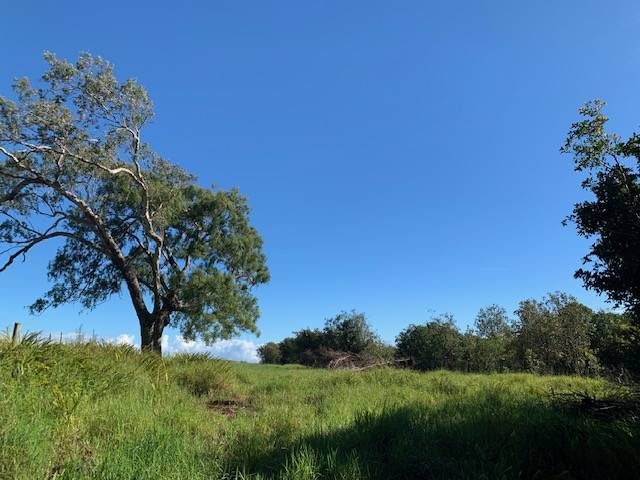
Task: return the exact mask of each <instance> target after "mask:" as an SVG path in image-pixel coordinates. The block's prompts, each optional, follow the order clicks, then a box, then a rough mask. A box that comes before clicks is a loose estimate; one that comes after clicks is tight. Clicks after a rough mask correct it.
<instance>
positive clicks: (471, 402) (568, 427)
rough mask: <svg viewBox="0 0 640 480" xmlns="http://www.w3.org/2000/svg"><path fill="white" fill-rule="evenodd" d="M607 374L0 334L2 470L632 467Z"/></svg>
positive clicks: (632, 441)
mask: <svg viewBox="0 0 640 480" xmlns="http://www.w3.org/2000/svg"><path fill="white" fill-rule="evenodd" d="M612 388H613V387H612V386H611V385H609V384H607V383H606V382H604V381H602V380H597V379H588V378H578V377H541V376H534V375H527V374H496V375H470V374H461V373H452V372H445V371H438V372H431V373H427V374H423V373H417V372H413V371H409V370H391V369H380V370H370V371H364V372H359V373H356V372H350V371H327V370H313V369H306V368H301V367H297V366H267V365H246V364H237V363H229V362H221V361H215V360H212V359H210V358H207V357H203V356H178V357H173V358H169V359H164V360H162V359H159V358H156V357H153V356H147V355H142V354H140V353H138V352H136V351H134V350H133V349H131V348H129V347H116V346H107V345H102V346H100V345H95V344H88V345H59V344H53V343H47V342H41V341H38V340H37V339H34V338H31V339H27V340H26V341H25V342H24V343H22V344H19V345H11V344H10V342H7V341H2V342H0V478H7V479H9V478H11V479H13V478H16V479H29V480H31V479H37V478H103V479H120V478H131V479H146V478H149V479H151V478H154V479H157V478H176V479H177V478H181V479H205V478H206V479H217V478H220V479H222V478H279V479H319V478H343V479H356V478H380V479H387V478H442V479H456V478H460V479H462V478H487V479H499V478H505V479H508V478H594V479H596V478H597V479H600V478H639V476H640V460H639V456H638V452H639V451H640V450H639V447H640V440H639V439H640V437H638V435H639V434H640V428H639V427H638V425H637V424H635V423H633V422H631V421H629V420H627V419H624V418H619V419H611V420H602V419H596V418H591V417H589V416H587V415H586V414H581V413H576V412H570V411H567V410H564V409H562V408H560V407H558V406H556V405H554V404H553V402H552V398H551V395H550V394H551V392H552V391H555V392H563V391H584V392H590V393H591V394H593V395H603V394H605V393H606V392H607V391H609V390H611V389H612Z"/></svg>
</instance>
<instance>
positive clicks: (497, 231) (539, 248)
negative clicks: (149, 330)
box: [0, 0, 640, 342]
mask: <svg viewBox="0 0 640 480" xmlns="http://www.w3.org/2000/svg"><path fill="white" fill-rule="evenodd" d="M178 5H180V6H178ZM2 17H3V22H2V42H0V59H1V61H2V69H1V70H0V94H3V95H7V94H9V93H10V92H9V85H10V83H11V81H12V79H13V78H14V77H16V76H24V75H28V76H32V77H36V76H38V75H40V74H41V73H42V72H43V71H44V68H45V65H44V63H43V61H42V52H43V51H44V50H51V51H53V52H55V53H57V54H58V55H59V56H62V57H66V58H69V59H74V58H75V57H76V55H77V54H78V53H79V52H81V51H89V52H91V53H94V54H99V55H101V56H103V57H105V58H107V59H109V60H110V61H112V62H113V63H115V65H116V69H117V74H118V75H119V76H120V77H121V78H123V79H124V78H126V77H136V78H137V79H138V80H139V81H140V82H141V83H143V84H144V85H145V86H146V87H147V89H148V90H149V92H150V94H151V96H152V98H153V100H154V102H155V104H156V107H157V118H156V120H155V122H154V124H153V125H151V127H150V128H149V129H148V130H147V141H149V142H150V143H151V144H152V145H153V146H154V148H155V149H156V150H157V151H158V152H160V153H161V154H163V155H164V156H166V157H168V158H169V159H171V160H172V161H174V162H176V163H179V164H180V165H182V166H183V167H185V168H186V169H188V170H190V171H192V172H194V173H196V174H197V175H198V177H199V181H200V183H201V184H203V185H209V184H212V183H215V184H217V185H219V186H222V187H225V188H227V187H231V186H238V187H239V188H240V190H241V191H242V192H243V193H244V194H245V195H246V196H247V197H248V198H249V201H250V205H251V207H252V219H253V222H254V224H255V225H256V226H257V228H258V229H259V231H260V232H261V233H262V235H263V237H264V240H265V249H266V253H267V256H268V262H269V266H270V268H271V273H272V281H271V283H270V284H269V285H267V286H264V287H261V288H259V289H258V290H257V295H258V297H259V300H260V305H261V310H262V317H261V318H260V320H259V328H260V330H261V331H262V336H261V337H260V338H259V339H255V338H254V337H252V336H250V335H245V336H244V337H243V338H245V339H248V340H250V341H254V342H264V341H269V340H278V339H281V338H282V337H284V336H286V335H289V334H290V333H291V332H292V331H294V330H297V329H300V328H303V327H306V326H321V325H322V323H323V320H324V319H325V318H326V317H328V316H330V315H333V314H335V313H336V312H338V311H340V310H342V309H352V308H354V309H358V310H362V311H364V312H366V313H367V314H368V316H369V319H370V321H371V323H372V324H373V326H374V327H375V329H376V330H377V331H378V332H379V333H380V334H381V335H382V337H383V338H384V339H385V340H388V341H391V340H393V338H394V337H395V335H396V334H397V332H398V331H399V330H400V329H402V328H404V327H405V326H406V325H408V324H409V323H417V322H422V321H424V320H426V319H427V318H428V317H429V315H430V314H431V313H434V312H444V311H446V312H451V313H453V314H454V315H455V317H456V319H457V321H458V323H459V325H460V326H461V328H463V329H464V328H465V327H466V325H467V324H468V323H469V322H471V321H472V320H473V317H474V315H475V313H476V312H477V310H478V309H479V308H480V307H482V306H484V305H487V304H490V303H498V304H500V305H503V306H505V307H506V308H507V309H509V310H510V311H513V309H514V308H515V307H516V305H517V302H518V301H520V300H522V299H524V298H529V297H536V298H539V297H541V296H542V295H543V294H545V292H548V291H552V290H563V291H566V292H569V293H571V294H574V295H576V296H577V297H578V298H579V299H580V300H582V301H584V302H585V303H587V304H589V305H591V306H593V307H600V306H603V302H602V300H601V299H599V298H598V297H596V296H594V295H593V294H592V293H589V292H585V291H584V290H583V289H582V288H581V286H580V283H579V282H578V281H576V280H574V279H573V277H572V274H573V271H574V270H575V269H576V268H577V267H578V266H579V264H580V259H581V256H582V255H583V254H584V253H585V251H586V246H587V244H586V243H585V241H584V240H581V239H579V238H577V236H576V234H575V231H574V230H573V228H563V227H562V226H561V220H562V219H563V217H564V216H565V215H566V214H567V213H569V211H570V210H571V206H572V204H573V203H574V202H575V201H576V200H578V199H580V198H582V197H583V193H582V192H581V191H580V190H579V188H578V183H579V180H578V178H577V177H576V175H575V174H574V173H573V171H572V165H571V161H570V159H569V158H565V157H562V156H560V154H559V152H558V148H559V147H560V145H561V143H562V142H563V139H564V136H565V134H566V131H567V129H568V127H569V125H570V123H571V122H572V121H574V120H575V119H576V118H577V117H576V109H577V108H578V107H579V106H580V105H581V104H582V103H583V102H584V101H585V100H588V99H591V98H594V97H600V98H603V99H605V100H607V101H608V109H607V111H608V113H609V114H610V116H611V117H612V126H613V127H614V128H616V129H618V130H619V131H621V132H622V133H629V132H630V131H631V130H633V129H635V128H637V127H638V123H640V116H639V115H638V111H639V108H638V106H639V100H640V98H639V96H638V85H640V81H639V80H640V35H639V34H638V32H639V31H640V4H639V3H638V2H637V1H617V2H602V1H585V0H580V1H577V0H576V1H561V2H559V1H551V0H549V1H540V2H516V1H512V0H509V1H500V2H498V1H493V2H490V1H487V2H477V1H471V0H469V1H466V2H462V1H441V2H430V1H424V0H423V1H401V2H389V1H373V0H367V1H349V2H345V1H314V2H308V1H274V2H264V1H252V2H248V1H237V0H236V1H224V2H222V1H200V2H161V1H160V2H155V1H154V2H151V1H146V2H144V1H139V2H131V1H127V2H123V1H110V2H87V1H83V2H80V1H77V2H76V1H58V2H51V1H41V2H33V1H28V0H23V1H21V2H5V3H4V4H3V6H2ZM51 254H52V250H51V248H47V247H44V246H43V247H42V248H40V250H38V251H37V252H36V253H35V254H34V255H32V256H31V257H30V258H28V260H27V263H25V264H18V265H15V266H13V267H12V269H11V270H10V271H8V272H6V273H3V274H0V292H1V293H0V300H1V302H0V305H1V309H0V326H6V325H9V324H10V323H11V322H13V321H14V320H21V321H23V322H24V323H26V325H27V328H29V329H36V330H43V331H46V332H48V331H61V330H62V331H71V330H73V329H75V328H76V327H78V326H79V325H81V324H82V325H83V327H84V329H85V330H87V331H91V330H93V329H95V330H96V332H97V333H98V334H99V335H103V336H114V335H117V334H120V333H133V334H135V335H136V336H137V335H138V328H137V323H136V320H135V317H134V314H133V310H132V309H131V307H130V306H129V303H128V299H127V298H126V297H122V298H120V299H118V298H116V299H113V300H112V301H110V302H108V303H107V304H105V305H103V306H101V307H99V308H98V309H96V310H94V311H92V312H84V313H83V312H81V311H80V307H79V306H78V305H70V306H67V307H65V308H62V309H59V310H54V311H50V312H47V313H45V314H43V315H41V316H39V317H35V318H29V317H28V315H27V312H26V310H25V309H24V306H25V305H27V304H29V303H30V302H31V301H32V300H33V299H34V298H35V297H36V296H37V295H38V294H39V293H41V292H42V291H44V290H45V289H46V288H47V281H46V275H45V267H46V263H47V259H48V258H50V256H51ZM174 333H175V332H174Z"/></svg>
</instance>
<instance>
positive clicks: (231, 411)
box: [207, 399, 247, 418]
mask: <svg viewBox="0 0 640 480" xmlns="http://www.w3.org/2000/svg"><path fill="white" fill-rule="evenodd" d="M207 407H208V408H209V409H211V410H215V411H217V412H220V413H222V414H223V415H225V416H226V417H228V418H233V417H235V416H236V415H237V414H238V412H239V411H240V410H244V409H246V408H247V404H246V402H244V401H242V400H232V399H224V400H209V401H208V402H207Z"/></svg>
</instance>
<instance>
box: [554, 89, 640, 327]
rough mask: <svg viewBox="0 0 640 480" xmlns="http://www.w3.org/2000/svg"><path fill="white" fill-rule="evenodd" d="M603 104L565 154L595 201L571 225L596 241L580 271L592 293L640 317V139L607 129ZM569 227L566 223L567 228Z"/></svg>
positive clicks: (574, 131)
mask: <svg viewBox="0 0 640 480" xmlns="http://www.w3.org/2000/svg"><path fill="white" fill-rule="evenodd" d="M603 107H604V103H603V102H602V101H599V100H596V101H592V102H589V103H587V104H586V105H585V106H584V107H582V108H581V109H580V110H579V112H580V114H581V115H582V117H583V118H582V120H580V121H578V122H576V123H574V124H573V125H572V126H571V129H570V131H569V135H568V136H567V140H566V143H565V145H564V147H563V148H562V151H563V152H565V153H568V154H571V155H572V156H573V159H574V165H575V170H576V171H577V172H580V173H582V174H583V175H584V177H583V180H582V187H583V188H584V189H585V190H587V191H589V192H590V193H591V194H592V195H593V197H592V198H591V199H589V200H585V201H583V202H579V203H577V204H576V205H575V207H574V209H573V213H572V214H571V215H570V216H569V217H568V218H567V220H566V222H569V221H571V222H574V223H575V225H576V227H577V230H578V234H579V235H581V236H583V237H585V238H588V239H590V240H592V242H593V243H592V244H591V247H590V249H589V252H588V253H587V254H586V255H585V257H584V259H583V265H584V266H583V267H582V268H580V269H578V270H577V271H576V274H575V276H576V278H580V279H581V280H582V281H583V282H584V285H585V286H586V287H587V288H591V289H594V290H595V291H596V292H599V293H604V294H606V295H607V296H608V297H609V299H611V300H612V301H613V302H615V303H616V304H617V305H624V306H625V307H627V308H628V309H630V310H632V311H633V312H635V314H636V316H638V314H639V313H640V255H638V252H639V251H640V135H638V134H636V133H634V134H632V135H631V136H630V137H629V138H627V139H626V140H624V139H622V138H621V137H620V136H619V135H617V134H615V133H609V132H608V131H607V130H606V124H607V122H608V118H607V117H606V116H605V115H604V114H603V112H602V110H603ZM566 222H565V223H566Z"/></svg>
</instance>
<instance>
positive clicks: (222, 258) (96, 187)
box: [0, 54, 269, 352]
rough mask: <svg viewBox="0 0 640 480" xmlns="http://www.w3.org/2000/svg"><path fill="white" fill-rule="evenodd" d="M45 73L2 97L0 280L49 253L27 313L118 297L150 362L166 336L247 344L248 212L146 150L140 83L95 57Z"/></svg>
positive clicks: (251, 242)
mask: <svg viewBox="0 0 640 480" xmlns="http://www.w3.org/2000/svg"><path fill="white" fill-rule="evenodd" d="M45 59H46V61H47V63H48V64H49V70H48V71H47V72H46V73H45V74H44V75H43V77H42V82H41V83H40V84H39V85H37V86H34V85H32V83H31V82H30V81H29V80H27V79H21V80H18V81H17V82H16V83H15V85H14V90H15V99H13V100H12V99H9V98H5V97H0V156H1V157H2V158H1V159H0V216H2V217H3V220H2V223H0V242H2V243H3V244H4V246H5V249H4V251H3V254H4V255H5V259H4V261H3V262H2V263H0V271H2V270H4V269H6V268H7V267H8V266H9V265H11V264H12V263H14V262H15V260H17V259H20V258H22V257H23V256H24V255H25V254H27V253H28V252H29V251H30V250H31V249H32V248H33V247H35V246H37V245H39V244H40V243H42V242H43V241H48V240H54V239H57V240H59V241H61V243H58V250H57V253H56V254H55V257H54V258H53V260H52V261H51V263H50V264H49V278H50V279H51V280H52V282H53V286H52V288H51V289H50V290H49V291H48V292H47V293H45V295H44V296H43V297H42V298H40V299H38V300H36V301H35V302H34V304H33V305H32V307H31V308H32V310H33V311H35V312H38V311H41V310H43V309H45V308H47V307H56V306H58V305H60V304H62V303H65V302H71V301H79V302H81V303H82V304H83V305H84V306H85V307H87V308H92V307H94V306H95V305H96V304H98V303H99V302H102V301H104V300H106V299H107V298H109V297H110V296H111V295H113V294H115V293H117V292H119V291H120V290H121V288H122V287H123V286H126V288H127V291H128V293H129V295H130V297H131V301H132V303H133V307H134V309H135V312H136V314H137V317H138V320H139V323H140V329H141V337H142V346H143V348H151V349H153V350H155V351H158V352H159V351H160V337H161V335H162V331H163V329H164V328H165V327H166V326H167V325H169V324H172V325H174V326H176V327H179V328H180V329H181V331H182V333H183V335H184V336H185V337H186V338H194V337H195V336H201V337H203V338H204V339H205V340H206V341H212V340H214V339H216V338H219V337H228V336H230V335H232V334H233V333H235V332H236V331H237V330H238V329H244V330H252V331H253V330H255V328H256V319H257V317H258V308H257V305H256V300H255V298H254V297H253V296H252V294H251V288H252V287H253V286H255V285H257V284H260V283H263V282H266V281H267V280H268V279H269V273H268V270H267V267H266V265H265V258H264V255H263V253H262V240H261V238H260V236H259V235H258V233H257V232H256V230H255V229H254V228H253V227H252V226H251V225H250V224H249V220H248V207H247V203H246V201H245V199H244V198H243V197H242V196H241V195H240V194H239V193H238V192H237V191H236V190H232V191H219V190H210V189H206V188H202V187H200V186H198V185H197V184H196V182H195V178H194V177H193V176H192V175H190V174H188V173H187V172H185V171H184V170H182V169H181V168H180V167H178V166H177V165H175V164H173V163H170V162H169V161H167V160H165V159H164V158H162V157H161V156H159V155H158V154H156V153H155V152H154V151H153V150H152V149H151V147H150V146H149V145H148V144H146V143H145V142H144V140H143V137H142V130H143V127H144V126H145V125H146V124H147V123H148V122H149V121H150V120H151V119H152V118H153V106H152V103H151V100H150V99H149V97H148V95H147V92H146V91H145V90H144V88H143V87H142V86H141V85H139V84H138V83H137V82H135V81H134V80H127V81H125V82H122V83H121V82H119V81H118V80H117V79H116V77H115V76H114V73H113V67H112V65H110V64H109V63H107V62H105V61H104V60H102V59H101V58H99V57H92V56H90V55H82V56H81V57H80V58H79V59H78V61H77V62H76V63H75V64H72V63H69V62H67V61H63V60H60V59H58V58H56V57H55V56H54V55H52V54H46V55H45Z"/></svg>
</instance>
